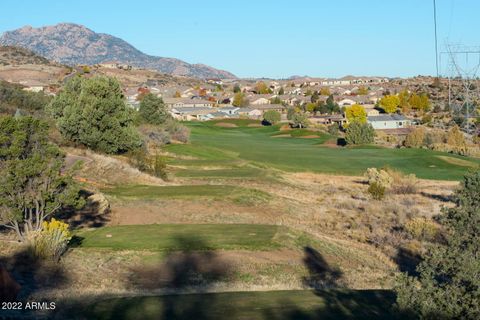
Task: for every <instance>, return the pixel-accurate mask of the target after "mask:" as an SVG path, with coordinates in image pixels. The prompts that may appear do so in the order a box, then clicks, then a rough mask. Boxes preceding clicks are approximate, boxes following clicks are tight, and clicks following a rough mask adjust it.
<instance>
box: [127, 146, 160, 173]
mask: <svg viewBox="0 0 480 320" xmlns="http://www.w3.org/2000/svg"><path fill="white" fill-rule="evenodd" d="M127 157H128V162H129V163H130V165H132V166H133V167H135V168H137V169H138V170H140V171H142V172H145V173H148V174H151V175H154V176H156V177H159V178H161V179H163V180H167V179H168V173H167V164H166V162H165V159H164V158H163V157H162V156H160V155H154V156H152V155H150V154H149V153H148V151H147V150H146V149H145V148H139V149H136V150H133V151H130V152H129V153H128V154H127Z"/></svg>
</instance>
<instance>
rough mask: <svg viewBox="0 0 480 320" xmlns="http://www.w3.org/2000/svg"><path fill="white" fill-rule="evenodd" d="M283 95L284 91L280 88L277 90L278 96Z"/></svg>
mask: <svg viewBox="0 0 480 320" xmlns="http://www.w3.org/2000/svg"><path fill="white" fill-rule="evenodd" d="M283 94H285V89H283V87H281V88H280V89H279V90H278V95H280V96H281V95H283Z"/></svg>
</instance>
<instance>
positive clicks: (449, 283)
mask: <svg viewBox="0 0 480 320" xmlns="http://www.w3.org/2000/svg"><path fill="white" fill-rule="evenodd" d="M453 200H454V202H455V207H453V208H445V209H444V210H443V213H444V215H443V216H442V217H441V218H440V223H441V224H442V225H443V227H444V230H445V233H444V244H439V243H435V244H432V245H430V247H429V248H428V250H427V252H426V254H425V255H424V257H423V258H424V260H423V262H421V263H420V264H419V266H418V267H417V271H418V273H419V276H418V277H417V278H414V277H409V276H407V275H403V276H402V277H401V278H400V281H399V284H398V286H397V288H396V291H397V303H398V305H399V307H400V308H401V309H404V310H411V311H414V312H415V313H417V314H418V315H420V316H421V317H422V318H426V319H472V320H473V319H480V277H479V274H480V263H479V262H480V258H479V252H480V171H477V172H472V173H469V174H467V175H466V176H465V177H464V180H463V182H462V185H461V188H460V189H459V190H458V191H457V192H456V193H455V195H454V199H453Z"/></svg>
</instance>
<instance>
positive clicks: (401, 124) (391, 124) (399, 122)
mask: <svg viewBox="0 0 480 320" xmlns="http://www.w3.org/2000/svg"><path fill="white" fill-rule="evenodd" d="M367 119H368V123H370V124H371V125H372V127H373V128H374V129H376V130H382V129H400V128H408V127H410V126H411V125H412V121H411V120H410V119H408V118H407V117H405V116H404V115H400V114H381V115H378V116H369V117H367Z"/></svg>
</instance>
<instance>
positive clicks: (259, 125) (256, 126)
mask: <svg viewBox="0 0 480 320" xmlns="http://www.w3.org/2000/svg"><path fill="white" fill-rule="evenodd" d="M247 127H251V128H259V127H263V126H262V125H261V124H260V123H250V124H249V125H248V126H247Z"/></svg>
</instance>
